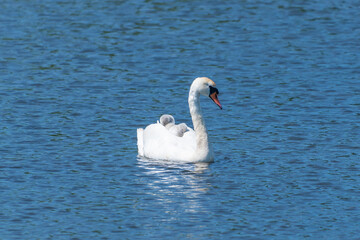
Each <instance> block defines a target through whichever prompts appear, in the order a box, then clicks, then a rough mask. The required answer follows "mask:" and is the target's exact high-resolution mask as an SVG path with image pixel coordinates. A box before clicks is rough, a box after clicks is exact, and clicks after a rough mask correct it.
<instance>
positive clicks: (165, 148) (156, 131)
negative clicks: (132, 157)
mask: <svg viewBox="0 0 360 240" xmlns="http://www.w3.org/2000/svg"><path fill="white" fill-rule="evenodd" d="M139 132H140V134H141V131H139V130H138V137H139ZM140 145H142V151H140V150H139V155H140V156H146V157H148V158H155V159H165V160H166V159H171V160H174V161H190V159H191V158H192V157H193V154H194V152H195V150H196V137H195V132H194V131H193V130H192V129H191V128H188V131H186V132H185V133H184V135H183V136H182V137H178V136H176V135H174V134H172V133H170V132H169V131H168V130H167V129H166V128H165V127H164V126H163V125H162V124H160V123H155V124H150V125H149V126H147V127H146V128H145V129H144V130H143V132H142V141H141V143H140ZM140 145H139V143H138V147H139V148H140V147H141V146H140Z"/></svg>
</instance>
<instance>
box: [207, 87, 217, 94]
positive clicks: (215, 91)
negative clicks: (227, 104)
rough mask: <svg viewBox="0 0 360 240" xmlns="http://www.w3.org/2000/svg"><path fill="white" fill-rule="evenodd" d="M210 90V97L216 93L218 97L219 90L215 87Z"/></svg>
mask: <svg viewBox="0 0 360 240" xmlns="http://www.w3.org/2000/svg"><path fill="white" fill-rule="evenodd" d="M209 88H210V95H211V94H213V93H216V94H217V95H219V90H218V89H217V88H215V87H212V86H209Z"/></svg>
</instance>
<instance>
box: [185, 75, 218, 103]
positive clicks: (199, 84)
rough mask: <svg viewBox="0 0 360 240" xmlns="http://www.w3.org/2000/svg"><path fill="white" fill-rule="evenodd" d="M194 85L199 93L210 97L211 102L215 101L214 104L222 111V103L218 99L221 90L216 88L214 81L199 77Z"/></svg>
mask: <svg viewBox="0 0 360 240" xmlns="http://www.w3.org/2000/svg"><path fill="white" fill-rule="evenodd" d="M192 85H194V86H195V87H196V89H197V91H198V92H199V93H200V94H201V95H203V96H209V97H210V98H211V100H213V101H214V103H215V104H216V105H218V106H219V108H220V109H222V106H221V104H220V101H219V99H218V97H217V96H218V95H219V90H218V89H217V88H216V84H215V82H214V81H213V80H211V79H210V78H207V77H199V78H196V79H195V80H194V82H193V84H192Z"/></svg>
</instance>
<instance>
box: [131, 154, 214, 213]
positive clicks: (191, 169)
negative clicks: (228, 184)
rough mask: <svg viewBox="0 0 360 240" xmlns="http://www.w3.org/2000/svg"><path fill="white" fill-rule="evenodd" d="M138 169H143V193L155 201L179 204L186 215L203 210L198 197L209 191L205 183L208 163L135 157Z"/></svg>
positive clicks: (208, 186)
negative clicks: (146, 188)
mask: <svg viewBox="0 0 360 240" xmlns="http://www.w3.org/2000/svg"><path fill="white" fill-rule="evenodd" d="M138 166H139V167H140V168H142V169H144V170H145V171H143V172H142V176H143V177H142V178H143V180H144V181H145V184H146V185H147V187H148V188H149V191H148V192H147V194H150V195H152V196H153V197H155V198H156V200H159V201H161V202H162V203H164V204H166V203H175V204H180V206H181V208H180V209H181V211H185V212H187V213H199V212H204V211H207V210H206V209H205V206H204V204H203V202H202V199H203V198H202V196H203V195H205V194H208V193H209V191H210V189H211V184H210V183H209V182H208V181H207V179H208V174H207V172H208V170H209V164H207V163H198V164H181V163H175V162H169V161H161V160H153V159H147V158H143V157H139V158H138ZM165 206H166V205H165Z"/></svg>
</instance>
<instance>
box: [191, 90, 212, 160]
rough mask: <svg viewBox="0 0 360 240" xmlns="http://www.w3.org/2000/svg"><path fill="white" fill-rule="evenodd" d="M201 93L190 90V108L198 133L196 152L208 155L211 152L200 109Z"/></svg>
mask: <svg viewBox="0 0 360 240" xmlns="http://www.w3.org/2000/svg"><path fill="white" fill-rule="evenodd" d="M199 98H200V93H199V92H198V91H196V90H193V89H190V92H189V108H190V114H191V119H192V122H193V125H194V130H195V133H196V151H197V152H201V153H202V154H205V155H208V154H209V152H210V146H209V139H208V133H207V130H206V126H205V122H204V118H203V115H202V111H201V107H200V99H199Z"/></svg>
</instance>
